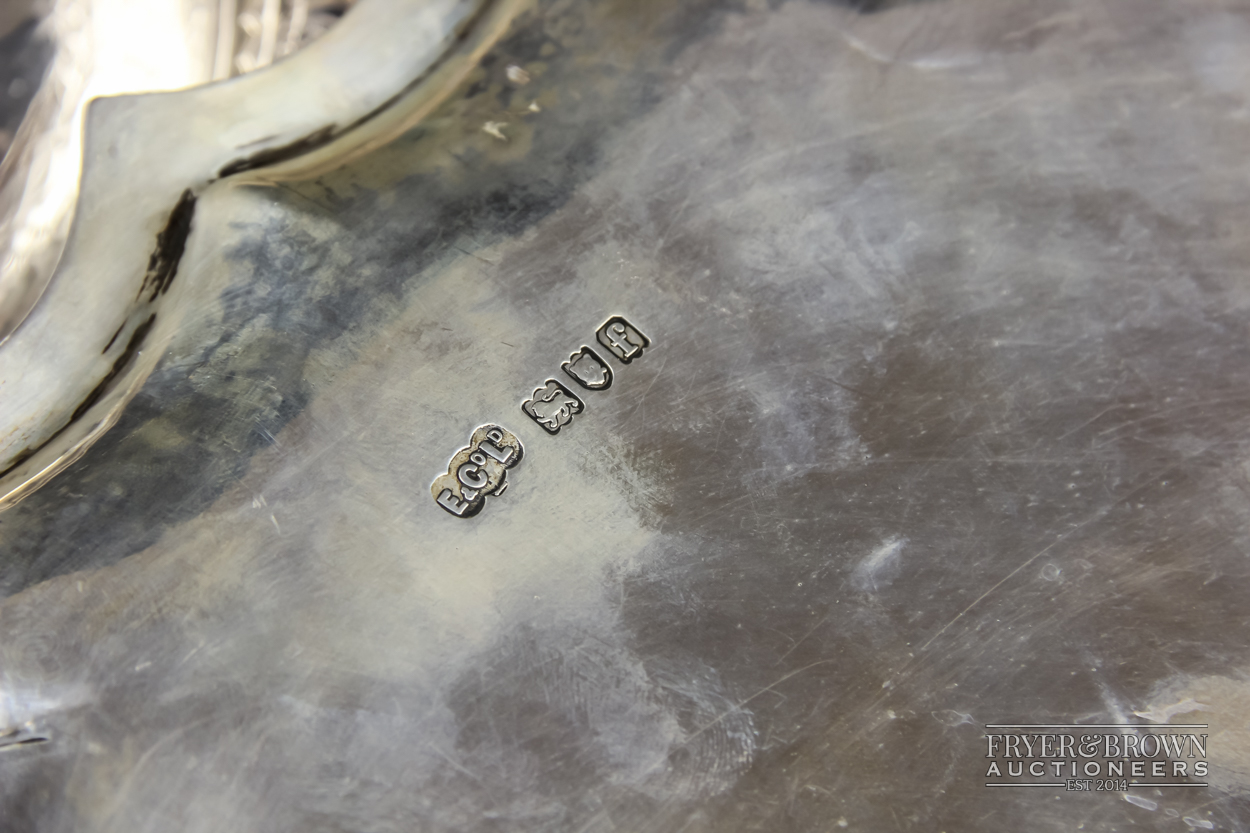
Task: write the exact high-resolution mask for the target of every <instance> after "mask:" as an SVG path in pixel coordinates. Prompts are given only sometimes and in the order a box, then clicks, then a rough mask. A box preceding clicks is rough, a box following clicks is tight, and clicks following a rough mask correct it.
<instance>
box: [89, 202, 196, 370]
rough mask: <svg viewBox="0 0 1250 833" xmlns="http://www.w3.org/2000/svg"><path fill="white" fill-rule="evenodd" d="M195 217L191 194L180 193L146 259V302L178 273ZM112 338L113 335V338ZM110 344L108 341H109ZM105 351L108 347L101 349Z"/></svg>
mask: <svg viewBox="0 0 1250 833" xmlns="http://www.w3.org/2000/svg"><path fill="white" fill-rule="evenodd" d="M194 216H195V195H194V194H192V193H191V189H190V188H188V189H187V190H185V191H183V192H182V196H181V197H179V199H178V204H177V205H175V206H174V210H173V211H171V212H169V220H168V222H166V223H165V228H163V229H161V232H160V233H159V234H157V235H156V248H155V249H154V250H153V251H152V256H151V257H150V258H148V273H147V275H145V276H144V278H143V285H142V286H141V287H140V288H139V294H140V295H142V294H143V290H145V289H148V288H149V287H150V288H151V290H152V291H151V292H150V293H149V294H148V300H149V301H154V300H156V296H157V295H164V294H165V292H166V291H168V290H169V286H170V284H172V283H173V282H174V277H175V276H177V274H178V263H179V261H181V260H182V255H183V253H184V252H186V250H187V238H188V237H189V236H191V218H192V217H194ZM114 338H116V336H114ZM109 343H110V344H112V342H111V341H110V342H109ZM104 349H105V350H107V349H108V348H107V347H106V348H104Z"/></svg>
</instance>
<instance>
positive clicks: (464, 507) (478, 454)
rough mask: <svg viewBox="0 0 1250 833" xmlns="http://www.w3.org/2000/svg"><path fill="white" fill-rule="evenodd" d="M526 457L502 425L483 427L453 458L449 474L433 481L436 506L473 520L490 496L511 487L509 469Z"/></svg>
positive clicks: (432, 488) (511, 434) (510, 433)
mask: <svg viewBox="0 0 1250 833" xmlns="http://www.w3.org/2000/svg"><path fill="white" fill-rule="evenodd" d="M524 454H525V450H524V449H523V448H522V447H521V441H520V440H518V439H517V438H516V435H514V434H513V433H512V432H510V431H508V430H507V429H506V428H503V427H502V426H499V425H483V426H482V427H481V428H478V429H477V430H476V431H474V432H473V436H471V437H470V438H469V444H468V445H467V446H465V447H464V448H462V449H460V450H459V451H457V452H456V453H455V455H454V456H453V457H452V458H451V462H450V463H448V465H447V472H446V473H445V474H440V475H439V476H438V477H436V478H434V482H433V483H432V484H430V493H431V494H432V495H434V501H435V503H437V504H438V505H439V506H441V507H443V508H444V509H446V510H447V511H448V512H450V513H451V514H453V515H455V516H456V517H457V518H471V517H473V516H474V515H476V514H477V513H478V512H481V511H482V507H483V506H485V505H486V498H487V497H488V496H497V495H502V494H503V492H504V489H507V488H508V482H507V479H506V478H507V474H508V469H510V468H512V467H513V466H515V465H516V464H517V463H519V462H521V457H522V456H524Z"/></svg>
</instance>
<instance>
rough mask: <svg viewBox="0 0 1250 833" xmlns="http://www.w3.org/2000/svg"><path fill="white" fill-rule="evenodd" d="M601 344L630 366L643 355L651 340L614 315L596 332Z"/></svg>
mask: <svg viewBox="0 0 1250 833" xmlns="http://www.w3.org/2000/svg"><path fill="white" fill-rule="evenodd" d="M595 338H597V339H599V343H600V344H602V345H603V346H604V347H606V348H607V349H608V350H610V351H612V355H614V356H616V357H617V358H618V359H620V360H621V361H622V362H623V363H624V364H629V363H630V362H631V361H633V360H634V359H636V358H638V357H639V356H641V355H642V351H643V350H644V349H646V348H647V347H649V346H650V345H651V340H650V339H649V338H647V337H646V336H644V335H643V334H642V333H640V332H639V331H638V329H637V328H636V327H635V326H634V325H633V324H630V323H629V322H628V321H626V320H625V319H624V318H622V317H621V316H619V315H614V316H612V317H611V318H609V319H608V320H607V321H605V322H604V323H603V326H602V327H600V328H599V329H598V330H597V331H595Z"/></svg>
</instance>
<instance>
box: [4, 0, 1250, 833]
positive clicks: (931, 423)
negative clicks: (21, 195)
mask: <svg viewBox="0 0 1250 833" xmlns="http://www.w3.org/2000/svg"><path fill="white" fill-rule="evenodd" d="M1248 96H1250V4H1247V3H1244V2H1222V3H1213V2H1212V3H1206V2H1189V3H1165V2H1155V1H1154V0H1105V2H1099V3H1093V2H1075V0H1074V1H1073V2H1065V1H1064V0H1040V2H1025V0H1001V2H988V0H933V1H932V2H920V3H914V4H909V3H883V4H876V5H875V6H874V7H873V8H871V9H867V10H857V9H852V8H847V7H845V6H842V5H838V4H835V3H829V2H809V0H786V2H779V3H773V4H765V3H754V2H749V3H745V4H715V3H708V2H689V3H683V4H679V5H678V4H660V3H645V2H599V1H597V0H579V2H554V3H539V4H538V5H536V6H534V7H533V8H532V9H530V11H528V12H527V13H525V14H523V15H522V16H520V17H519V18H517V19H516V21H515V23H514V24H513V26H512V29H511V31H510V32H509V34H508V35H507V36H506V37H505V38H504V39H503V40H501V41H500V42H499V43H498V44H497V45H496V46H495V47H494V48H493V49H492V50H491V51H490V52H489V54H488V55H486V56H485V57H484V58H483V59H482V60H481V62H480V65H478V66H477V67H476V68H475V69H474V70H473V71H472V72H471V73H470V74H469V76H468V77H467V78H466V79H465V80H464V82H463V83H462V84H460V86H459V87H458V89H457V90H456V92H455V93H454V94H452V95H451V96H450V97H449V98H447V99H446V101H445V102H444V103H443V104H442V105H440V106H439V107H438V108H437V109H436V110H434V111H433V112H432V113H430V114H429V115H428V116H427V117H426V118H425V119H424V120H423V121H422V122H421V123H420V124H419V125H417V126H416V127H414V128H413V129H411V130H409V131H408V132H407V133H405V134H404V135H402V136H401V137H399V138H397V139H396V140H395V141H393V142H391V143H389V144H387V145H385V146H382V147H377V148H375V149H374V150H372V152H371V153H369V154H367V155H362V156H358V157H357V158H355V159H353V160H351V161H350V162H348V163H347V164H345V165H343V166H340V167H338V168H335V169H330V168H324V169H321V170H316V171H312V172H310V173H308V174H307V175H306V176H303V177H302V178H300V177H299V176H296V177H294V178H290V179H287V180H286V181H283V182H281V184H278V183H268V184H266V183H259V182H258V183H255V184H251V185H239V186H237V187H213V188H209V189H207V190H206V191H205V192H204V193H203V195H202V196H201V197H200V199H199V203H198V205H197V209H196V223H195V226H194V230H193V232H192V233H191V235H190V237H189V239H188V242H187V250H186V254H185V256H184V258H183V269H184V270H185V271H184V272H180V278H179V281H180V285H181V286H182V288H183V290H182V291H184V292H185V293H186V294H185V295H184V296H182V298H183V300H182V303H184V304H185V308H186V314H185V315H184V316H183V317H182V318H181V319H180V323H179V325H178V326H177V327H176V328H175V329H174V330H173V331H172V332H170V333H169V346H168V349H167V350H166V351H165V352H164V353H163V354H162V355H161V357H160V362H159V365H158V366H157V368H156V370H155V372H154V373H153V374H152V375H151V377H150V378H148V380H147V382H146V383H145V384H144V386H143V388H142V389H141V390H140V391H139V392H138V394H137V396H136V397H135V398H134V399H133V401H132V402H131V403H130V405H129V406H128V407H127V408H126V410H125V411H124V412H122V415H121V418H120V421H119V422H118V424H117V426H116V427H115V428H114V429H113V430H111V431H110V432H109V433H107V434H106V435H105V436H104V437H103V439H101V440H100V441H99V442H98V443H97V444H96V445H95V446H93V447H92V448H91V450H90V451H88V452H87V453H86V455H85V456H83V457H82V458H81V459H80V460H79V461H78V462H77V463H75V464H74V465H73V466H71V467H70V468H69V469H68V470H66V471H65V472H63V473H62V474H61V475H60V476H58V477H57V478H56V479H55V480H53V481H52V482H51V483H50V484H49V485H48V486H46V487H45V488H44V489H42V490H40V491H38V492H36V493H35V494H34V495H32V496H31V497H29V498H27V499H26V500H25V501H23V502H22V503H20V504H18V505H17V506H16V507H14V508H12V509H10V510H9V511H7V512H6V513H4V514H3V515H0V541H2V542H3V556H2V559H0V587H2V588H3V592H4V594H5V598H4V601H3V602H2V603H0V727H4V728H0V734H4V733H6V732H7V733H8V737H9V739H10V741H16V740H19V739H20V740H25V741H28V742H26V743H17V742H10V743H8V745H7V746H5V747H4V748H3V749H0V818H3V826H4V827H5V829H6V830H13V831H41V833H42V831H69V830H74V831H82V830H89V831H119V833H120V831H126V833H132V832H133V831H168V830H186V831H221V830H232V831H273V830H301V831H304V830H325V831H330V830H352V831H366V830H367V831H391V830H395V831H400V830H402V831H412V830H422V831H497V830H498V831H502V830H508V831H538V830H561V831H564V830H568V831H609V830H621V831H703V830H706V831H731V830H743V831H745V830H761V831H778V830H795V831H800V830H801V831H818V830H819V831H829V830H841V829H849V830H871V831H878V830H934V831H936V830H946V831H955V830H967V831H1000V830H1014V829H1029V830H1078V829H1080V830H1096V831H1112V830H1123V829H1129V828H1132V829H1147V830H1159V831H1173V830H1175V831H1183V830H1188V829H1216V830H1244V829H1247V828H1248V827H1250V804H1248V803H1247V799H1246V794H1247V790H1250V759H1248V758H1247V753H1246V750H1247V748H1250V747H1248V745H1247V742H1248V741H1250V729H1248V728H1247V720H1248V719H1250V683H1248V682H1247V680H1250V677H1248V671H1250V640H1248V639H1247V637H1248V636H1250V627H1248V626H1247V625H1248V623H1247V612H1246V610H1247V605H1246V599H1247V597H1248V596H1247V594H1248V591H1250V586H1248V582H1250V578H1248V575H1250V572H1248V570H1247V556H1248V555H1250V539H1248V537H1247V531H1246V530H1247V525H1246V522H1247V518H1248V517H1250V505H1248V503H1247V500H1248V495H1250V448H1248V446H1247V439H1246V438H1247V437H1248V436H1250V432H1248V429H1250V416H1248V413H1250V412H1248V410H1247V405H1250V388H1248V387H1247V382H1248V381H1250V378H1248V377H1250V361H1248V359H1250V355H1248V353H1250V340H1248V339H1247V336H1248V335H1250V333H1248V332H1247V331H1248V329H1250V326H1248V324H1250V322H1248V319H1247V304H1248V302H1250V292H1248V291H1247V283H1246V270H1247V264H1248V263H1250V246H1248V244H1247V236H1246V231H1245V223H1244V217H1245V212H1246V206H1247V204H1248V198H1250V181H1248V180H1247V159H1248V158H1250V157H1248V155H1247V149H1248V148H1250V106H1248V105H1250V99H1248ZM153 231H154V230H153ZM613 316H621V317H623V318H624V319H625V320H626V321H627V322H628V323H629V324H630V325H631V326H633V327H634V328H635V329H636V331H637V332H640V333H645V336H646V338H647V340H648V344H647V345H646V347H645V349H643V350H642V352H641V354H640V355H637V356H636V357H631V360H630V362H629V363H628V364H626V363H625V362H623V361H622V360H621V359H620V356H619V355H618V354H614V353H613V351H612V348H611V342H612V339H611V338H608V340H607V341H606V342H605V341H603V340H601V339H599V338H598V337H597V336H596V331H597V330H598V329H599V328H600V327H601V326H602V325H605V322H608V321H609V319H611V318H612V317H613ZM605 338H606V336H605ZM626 341H629V342H630V344H634V342H633V341H631V340H630V339H628V338H626ZM617 344H618V346H619V347H622V349H625V350H626V351H627V350H628V348H627V347H625V345H623V344H621V343H620V342H617ZM583 347H587V348H590V349H591V350H593V351H594V352H595V353H596V354H597V355H598V357H599V359H601V360H602V361H603V362H606V363H607V364H608V365H609V366H610V368H611V370H612V380H611V384H610V387H606V388H602V389H598V390H596V389H585V388H583V387H580V386H579V384H578V381H577V376H576V375H573V374H570V373H569V372H568V371H566V370H564V369H563V365H564V364H565V363H566V362H570V360H571V359H573V358H574V356H575V355H576V354H577V353H578V352H579V351H580V350H581V349H582V348H583ZM610 353H613V354H611V355H610ZM587 378H590V379H592V380H593V379H594V378H595V377H594V376H592V375H589V374H587ZM548 380H554V381H556V382H558V383H559V384H560V385H562V386H563V387H564V388H565V389H567V391H568V392H569V393H570V394H573V395H574V396H575V397H576V398H577V399H578V400H579V401H581V402H582V403H583V405H584V407H583V408H582V409H581V410H580V411H578V412H576V413H572V412H571V411H572V409H568V410H569V413H566V414H565V416H568V417H569V419H567V420H565V421H564V422H563V424H561V425H560V430H559V432H558V433H556V434H552V433H548V431H547V430H545V427H544V426H542V425H540V424H539V423H538V422H536V421H535V419H532V418H531V416H530V415H528V413H527V412H526V411H523V410H522V408H521V403H522V402H523V401H526V400H532V399H533V395H534V392H535V390H536V389H538V388H541V387H543V386H545V385H546V384H547V381H548ZM544 413H548V412H544ZM556 421H557V422H559V419H556ZM481 426H502V428H503V429H506V430H507V431H508V432H511V433H512V434H514V435H515V437H516V438H517V439H518V440H519V442H520V443H523V445H524V459H523V460H522V461H520V462H519V463H518V464H516V465H515V466H513V467H512V468H510V469H509V470H508V472H507V482H508V484H509V487H508V489H507V491H506V492H505V493H503V494H497V495H495V496H493V497H490V498H489V500H488V501H487V504H486V506H485V508H484V509H483V510H482V511H481V512H480V513H479V514H477V515H476V516H475V517H472V518H458V517H453V516H452V515H451V514H449V513H448V512H447V511H444V508H442V507H440V505H439V504H438V503H436V500H435V497H436V496H435V495H433V494H432V493H431V483H433V482H434V479H435V478H436V477H439V476H442V475H447V474H449V471H450V469H449V465H450V464H449V460H452V459H453V457H454V455H456V454H457V452H458V451H459V450H461V449H464V448H466V442H468V441H470V438H471V436H472V435H473V433H474V431H475V430H476V429H478V428H479V427H481ZM472 453H473V451H472V449H470V452H469V454H470V455H471V454H472ZM462 462H463V461H462ZM475 471H476V470H475ZM466 478H467V479H468V480H470V481H472V482H477V478H478V475H477V474H475V473H474V472H473V471H470V472H468V473H467V474H466ZM461 482H464V481H461ZM1150 720H1157V721H1165V722H1166V721H1169V720H1170V721H1171V722H1173V723H1175V722H1194V723H1204V724H1207V725H1208V726H1209V729H1208V730H1206V731H1207V733H1208V734H1209V736H1210V744H1209V758H1210V761H1211V773H1210V778H1209V782H1210V786H1209V787H1206V788H1199V789H1191V790H1185V789H1177V790H1171V791H1167V790H1153V791H1150V792H1146V793H1130V794H1128V795H1130V796H1132V797H1134V798H1137V799H1138V800H1137V801H1136V802H1135V803H1134V802H1130V801H1128V800H1126V799H1125V795H1126V794H1124V793H1108V794H1085V793H1071V792H1067V791H1063V790H1060V791H1045V790H1024V789H1019V790H1012V789H999V790H992V789H987V788H985V787H984V786H983V784H984V782H985V765H984V760H985V759H984V755H985V745H984V744H985V742H984V739H983V734H984V733H985V729H984V726H985V724H988V723H1010V722H1019V723H1064V722H1080V723H1121V722H1126V721H1128V722H1138V721H1139V722H1148V721H1150Z"/></svg>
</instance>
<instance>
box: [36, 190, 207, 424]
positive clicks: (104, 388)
mask: <svg viewBox="0 0 1250 833" xmlns="http://www.w3.org/2000/svg"><path fill="white" fill-rule="evenodd" d="M188 193H190V192H188ZM189 219H190V218H189V217H188V220H189ZM188 227H189V223H188ZM179 254H181V252H179ZM154 323H156V313H152V314H151V315H149V316H148V320H147V321H144V322H143V323H142V324H140V325H139V326H138V327H135V331H134V332H133V333H131V335H130V341H128V342H127V343H126V349H125V350H123V351H122V354H121V355H120V356H118V357H117V360H116V361H114V362H113V366H112V367H111V368H110V369H109V372H108V373H106V374H104V378H103V379H101V380H100V383H99V384H98V385H96V386H95V387H94V388H93V389H92V390H91V393H89V394H87V398H86V399H84V400H83V401H82V402H81V403H80V404H79V406H78V407H77V408H75V409H74V413H73V415H72V416H70V418H69V423H68V424H67V425H66V427H69V425H73V424H74V423H75V422H77V421H78V420H79V419H81V418H82V415H83V414H85V413H87V411H88V410H89V409H90V408H91V406H92V405H94V404H95V403H97V402H99V401H100V397H102V396H104V394H106V393H108V392H109V389H110V388H112V387H113V382H114V380H116V379H117V377H118V376H120V375H121V372H122V371H123V370H125V369H126V365H128V364H130V360H131V359H133V358H134V357H135V354H136V353H138V352H139V348H140V347H142V346H143V342H144V341H146V340H147V337H148V333H149V332H150V331H151V330H152V325H153V324H154ZM61 430H65V429H61Z"/></svg>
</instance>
